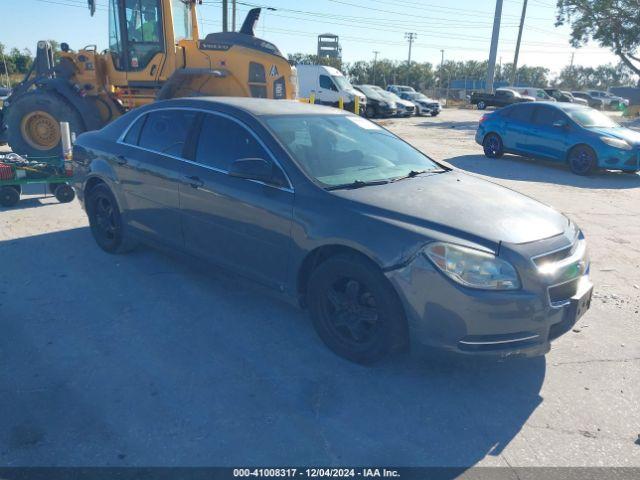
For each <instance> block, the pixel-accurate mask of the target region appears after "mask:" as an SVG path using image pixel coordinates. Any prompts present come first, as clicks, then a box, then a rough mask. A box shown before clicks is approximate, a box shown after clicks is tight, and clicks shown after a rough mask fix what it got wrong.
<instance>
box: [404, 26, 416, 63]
mask: <svg viewBox="0 0 640 480" xmlns="http://www.w3.org/2000/svg"><path fill="white" fill-rule="evenodd" d="M417 37H418V34H417V33H413V32H406V33H405V34H404V38H406V39H407V40H409V59H408V60H407V65H408V66H409V67H410V66H411V45H413V41H414V40H415V39H416V38H417Z"/></svg>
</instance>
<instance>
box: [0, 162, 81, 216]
mask: <svg viewBox="0 0 640 480" xmlns="http://www.w3.org/2000/svg"><path fill="white" fill-rule="evenodd" d="M72 176H73V172H72V170H71V169H68V168H66V164H65V161H64V158H63V157H46V158H25V157H21V156H20V155H16V154H15V153H9V154H6V155H0V205H2V206H3V207H13V206H15V205H16V204H17V203H18V202H19V201H20V195H21V194H22V187H23V185H36V184H40V185H46V187H47V188H48V190H49V192H51V193H52V194H53V195H54V196H55V197H56V198H57V199H58V201H59V202H61V203H67V202H71V201H72V200H73V199H74V198H75V192H74V191H73V188H71V186H70V185H69V182H70V180H71V178H72Z"/></svg>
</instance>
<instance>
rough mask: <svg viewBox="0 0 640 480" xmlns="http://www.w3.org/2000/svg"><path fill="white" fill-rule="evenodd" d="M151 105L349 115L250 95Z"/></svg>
mask: <svg viewBox="0 0 640 480" xmlns="http://www.w3.org/2000/svg"><path fill="white" fill-rule="evenodd" d="M151 105H152V109H153V107H157V108H167V107H172V106H173V107H192V108H202V109H205V110H206V109H207V107H216V106H226V107H231V108H235V109H237V110H241V111H243V112H246V113H249V114H251V115H254V116H267V115H349V114H350V112H348V111H345V110H340V109H338V108H333V107H325V106H322V105H314V104H309V103H304V102H299V101H297V100H271V99H268V98H250V97H191V98H186V97H184V98H176V99H171V100H163V101H161V102H154V103H153V104H151Z"/></svg>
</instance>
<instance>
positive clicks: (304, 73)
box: [296, 65, 367, 112]
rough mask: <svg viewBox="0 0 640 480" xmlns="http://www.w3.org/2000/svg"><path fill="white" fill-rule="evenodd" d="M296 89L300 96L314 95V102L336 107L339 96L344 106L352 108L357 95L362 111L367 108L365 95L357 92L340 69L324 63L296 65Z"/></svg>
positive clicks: (348, 108) (351, 109)
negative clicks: (326, 65)
mask: <svg viewBox="0 0 640 480" xmlns="http://www.w3.org/2000/svg"><path fill="white" fill-rule="evenodd" d="M296 71H297V74H298V89H299V95H300V96H301V97H305V98H308V97H310V96H311V95H313V96H314V97H315V103H318V104H320V105H328V106H331V107H337V106H338V105H339V101H340V98H342V101H343V102H344V108H345V109H347V110H350V111H353V109H354V101H355V97H358V100H359V102H360V109H361V111H362V112H364V111H366V108H367V97H365V96H364V95H363V94H362V93H361V92H358V91H357V90H356V89H355V88H353V85H351V83H350V82H349V80H347V77H345V76H344V75H343V74H342V72H340V70H337V69H335V68H333V67H325V66H324V65H296Z"/></svg>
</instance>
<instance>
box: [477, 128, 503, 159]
mask: <svg viewBox="0 0 640 480" xmlns="http://www.w3.org/2000/svg"><path fill="white" fill-rule="evenodd" d="M482 148H483V150H484V154H485V156H486V157H488V158H500V157H502V155H504V145H503V144H502V139H501V138H500V135H498V134H496V133H490V134H488V135H487V136H486V137H484V140H483V141H482Z"/></svg>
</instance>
